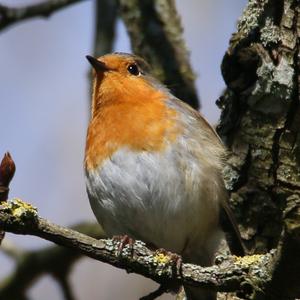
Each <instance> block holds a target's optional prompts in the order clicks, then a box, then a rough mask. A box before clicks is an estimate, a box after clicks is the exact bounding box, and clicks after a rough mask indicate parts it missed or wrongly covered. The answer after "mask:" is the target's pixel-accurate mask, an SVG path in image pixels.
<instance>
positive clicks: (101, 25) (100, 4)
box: [94, 0, 118, 57]
mask: <svg viewBox="0 0 300 300" xmlns="http://www.w3.org/2000/svg"><path fill="white" fill-rule="evenodd" d="M95 5H96V9H95V13H96V27H95V43H94V56H95V57H99V56H101V55H104V54H106V53H110V52H112V50H113V43H114V40H115V29H116V22H117V16H118V1H116V0H96V2H95Z"/></svg>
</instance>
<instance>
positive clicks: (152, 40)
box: [120, 0, 200, 108]
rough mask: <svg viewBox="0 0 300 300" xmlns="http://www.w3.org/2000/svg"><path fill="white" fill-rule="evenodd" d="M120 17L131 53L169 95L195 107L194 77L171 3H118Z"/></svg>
mask: <svg viewBox="0 0 300 300" xmlns="http://www.w3.org/2000/svg"><path fill="white" fill-rule="evenodd" d="M120 12H121V16H122V18H123V20H124V22H125V25H126V27H127V31H128V33H129V37H130V40H131V46H132V49H133V52H134V53H135V54H138V55H140V56H142V57H144V58H145V59H146V60H147V61H148V62H149V63H150V65H151V66H152V67H153V71H154V72H153V73H154V74H155V75H156V77H158V78H159V79H160V80H161V81H162V82H163V83H164V84H166V85H167V86H168V87H169V88H170V89H171V90H172V92H173V93H174V94H175V95H176V96H177V97H178V98H180V99H182V100H183V101H185V102H187V103H189V104H190V105H191V106H193V107H194V108H199V106H200V105H199V104H200V103H199V99H198V96H197V92H196V88H195V74H194V72H193V70H192V67H191V64H190V62H189V55H188V51H187V48H186V45H185V42H184V40H183V37H182V32H183V29H182V26H181V22H180V17H179V15H178V14H177V11H176V6H175V2H174V1H173V0H153V1H152V0H151V1H150V0H120Z"/></svg>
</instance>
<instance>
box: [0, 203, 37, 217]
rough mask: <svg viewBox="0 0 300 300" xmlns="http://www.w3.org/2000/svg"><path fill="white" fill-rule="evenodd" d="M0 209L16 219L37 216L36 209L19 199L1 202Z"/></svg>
mask: <svg viewBox="0 0 300 300" xmlns="http://www.w3.org/2000/svg"><path fill="white" fill-rule="evenodd" d="M1 209H2V210H4V211H6V212H8V213H10V214H12V215H13V216H14V217H18V218H20V217H24V216H25V217H26V216H36V215H37V209H36V208H35V207H33V206H32V205H31V204H29V203H26V202H24V201H23V200H21V199H19V198H13V199H10V200H8V201H4V202H2V203H1Z"/></svg>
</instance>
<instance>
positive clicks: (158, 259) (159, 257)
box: [153, 253, 171, 265]
mask: <svg viewBox="0 0 300 300" xmlns="http://www.w3.org/2000/svg"><path fill="white" fill-rule="evenodd" d="M170 261H171V257H170V256H168V255H165V254H163V253H156V254H155V256H154V257H153V262H154V263H156V264H157V265H165V264H167V263H169V262H170Z"/></svg>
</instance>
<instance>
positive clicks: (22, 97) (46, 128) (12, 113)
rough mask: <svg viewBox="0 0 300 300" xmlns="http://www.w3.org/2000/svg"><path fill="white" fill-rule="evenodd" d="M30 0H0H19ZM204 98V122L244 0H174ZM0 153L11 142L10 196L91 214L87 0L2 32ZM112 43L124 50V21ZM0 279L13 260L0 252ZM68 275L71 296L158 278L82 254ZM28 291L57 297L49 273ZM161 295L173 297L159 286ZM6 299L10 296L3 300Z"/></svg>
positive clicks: (63, 212)
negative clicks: (86, 166)
mask: <svg viewBox="0 0 300 300" xmlns="http://www.w3.org/2000/svg"><path fill="white" fill-rule="evenodd" d="M39 2H42V1H41V0H39V1H33V0H5V1H4V0H0V4H3V5H10V6H22V5H28V4H33V3H39ZM176 2H177V9H178V12H179V14H180V15H181V17H182V24H183V27H184V37H185V40H186V43H187V46H188V48H189V50H190V56H191V62H192V66H193V68H194V71H195V72H196V74H197V76H198V78H197V81H196V84H197V89H198V93H199V96H200V99H201V104H202V113H203V114H204V115H205V116H206V117H207V119H208V120H209V121H210V122H211V123H216V122H217V120H218V117H219V111H218V108H217V107H216V105H215V101H216V99H217V98H218V97H219V95H220V94H221V92H222V89H223V88H224V82H223V80H222V77H221V73H220V63H221V60H222V57H223V54H224V52H225V51H226V49H227V45H228V41H229V38H230V36H231V34H232V33H233V32H234V31H235V25H236V21H237V19H238V17H239V16H240V15H241V12H242V10H243V8H244V7H245V5H246V2H247V1H246V0H226V1H225V0H223V1H220V0H201V1H199V0H189V1H180V0H178V1H176ZM0 40H1V42H0V53H1V56H0V66H1V71H0V91H1V98H0V104H1V106H0V107H1V109H0V112H1V118H0V135H1V143H0V156H1V157H2V156H3V154H4V152H5V151H10V153H11V154H12V156H13V158H14V160H15V162H16V165H17V172H16V175H15V178H14V179H13V181H12V183H11V192H10V197H20V198H22V199H23V200H25V201H28V202H30V203H32V204H33V205H34V206H36V207H38V209H39V214H40V215H41V216H43V217H45V218H47V219H49V220H51V221H53V222H56V223H59V224H61V225H72V224H75V223H78V222H79V221H85V220H95V219H94V216H93V214H92V212H91V209H90V206H89V202H88V199H87V195H86V191H85V183H84V177H83V164H82V162H83V154H84V142H85V134H86V128H87V124H88V117H89V86H90V83H89V77H88V72H89V70H90V69H89V68H90V66H89V64H88V63H87V61H86V59H85V55H87V54H92V53H93V40H94V1H92V0H89V1H83V2H82V3H79V4H76V5H73V6H70V7H67V8H66V9H64V10H61V11H59V12H57V13H55V14H53V15H52V16H51V17H50V18H49V19H38V18H37V19H32V20H28V21H25V22H20V23H18V24H16V25H13V26H11V27H9V28H8V29H5V30H3V31H1V32H0ZM114 49H115V50H116V51H122V52H130V43H129V40H128V37H127V34H126V29H125V28H124V25H123V24H122V22H119V23H118V30H117V39H116V42H115V46H114ZM6 238H8V239H10V240H12V241H13V242H14V243H15V244H16V245H18V246H19V247H22V248H25V249H33V248H34V249H37V248H40V247H44V246H46V245H49V243H47V242H45V241H43V240H41V239H38V238H34V237H26V236H24V237H23V236H14V235H11V234H7V236H6ZM0 265H1V268H0V280H1V279H3V278H4V277H5V275H7V274H9V272H11V271H12V270H13V267H14V265H13V261H11V260H10V259H9V258H7V257H6V256H5V255H4V254H3V253H1V252H0ZM71 281H72V285H73V288H74V290H75V294H76V296H77V299H90V300H93V299H103V300H116V299H124V300H127V299H128V300H133V299H138V298H139V297H141V296H143V295H145V294H147V293H149V292H150V291H151V290H153V289H154V288H155V287H156V285H155V284H154V283H153V282H151V281H150V280H148V279H145V278H143V277H141V276H138V275H133V274H129V275H128V274H126V273H125V272H124V271H122V270H118V269H116V268H113V267H111V266H109V265H106V264H103V263H100V262H96V261H93V260H91V259H88V258H83V259H81V260H80V261H78V263H76V265H75V267H74V270H73V272H72V275H71ZM29 296H30V298H31V299H35V300H38V299H44V300H48V299H49V300H50V299H63V297H62V295H61V291H60V289H59V288H58V286H57V284H56V282H55V281H54V280H52V279H51V277H43V278H41V280H39V281H38V282H37V283H36V284H35V285H34V286H33V287H32V288H31V289H30V291H29ZM161 299H164V300H166V299H173V297H171V296H170V295H164V296H163V297H161ZM5 300H9V299H5Z"/></svg>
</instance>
